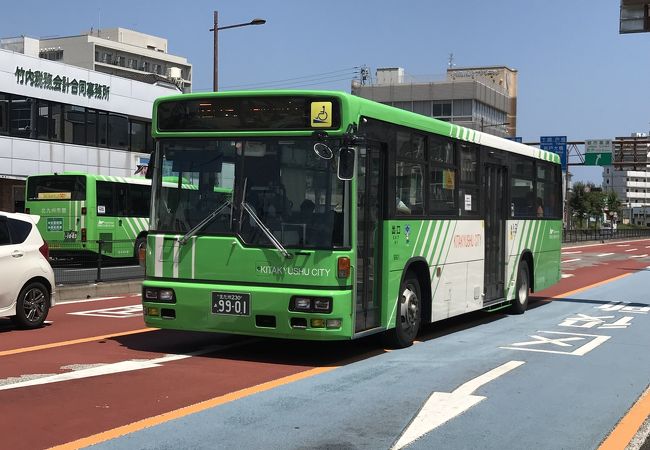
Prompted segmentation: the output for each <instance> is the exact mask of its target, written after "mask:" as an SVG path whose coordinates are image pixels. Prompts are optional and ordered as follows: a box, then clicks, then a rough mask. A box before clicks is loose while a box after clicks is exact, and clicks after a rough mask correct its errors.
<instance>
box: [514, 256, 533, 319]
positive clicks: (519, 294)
mask: <svg viewBox="0 0 650 450" xmlns="http://www.w3.org/2000/svg"><path fill="white" fill-rule="evenodd" d="M529 294H530V271H529V269H528V263H527V262H526V261H524V260H521V261H519V268H518V269H517V285H516V287H515V299H514V300H513V301H512V305H510V314H523V313H524V312H526V309H527V308H528V299H529Z"/></svg>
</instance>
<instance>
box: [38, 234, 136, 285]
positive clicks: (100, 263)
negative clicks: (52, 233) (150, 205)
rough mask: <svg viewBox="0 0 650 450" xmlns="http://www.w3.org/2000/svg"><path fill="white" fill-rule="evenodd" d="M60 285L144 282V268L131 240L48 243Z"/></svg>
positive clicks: (51, 261) (56, 277) (51, 262)
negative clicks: (138, 280)
mask: <svg viewBox="0 0 650 450" xmlns="http://www.w3.org/2000/svg"><path fill="white" fill-rule="evenodd" d="M47 244H48V246H49V247H50V264H51V265H52V269H54V278H55V281H56V284H57V285H60V284H80V283H96V282H100V281H118V280H131V279H142V278H143V277H144V267H142V266H141V265H140V264H139V263H138V258H137V255H138V251H137V249H136V248H135V244H134V242H133V241H130V240H128V241H127V240H123V241H106V240H98V241H87V242H84V243H80V242H66V241H47Z"/></svg>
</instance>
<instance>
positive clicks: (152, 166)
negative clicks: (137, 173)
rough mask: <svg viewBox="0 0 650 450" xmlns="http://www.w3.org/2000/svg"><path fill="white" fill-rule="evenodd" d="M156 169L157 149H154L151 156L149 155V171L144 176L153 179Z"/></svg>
mask: <svg viewBox="0 0 650 450" xmlns="http://www.w3.org/2000/svg"><path fill="white" fill-rule="evenodd" d="M155 170H156V151H155V150H154V151H153V152H151V156H149V164H147V171H146V172H145V174H144V177H145V178H146V179H147V180H151V179H152V178H153V172H154V171H155Z"/></svg>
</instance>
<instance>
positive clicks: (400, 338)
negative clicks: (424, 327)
mask: <svg viewBox="0 0 650 450" xmlns="http://www.w3.org/2000/svg"><path fill="white" fill-rule="evenodd" d="M399 292H400V296H399V299H398V302H397V315H396V317H395V328H393V329H392V330H389V331H387V332H386V341H387V344H388V345H389V346H391V347H394V348H405V347H409V346H410V345H411V344H413V341H414V340H415V337H416V336H417V334H418V331H419V330H420V323H421V320H422V317H421V310H422V306H421V301H422V300H421V299H422V297H421V294H420V282H419V281H418V279H417V277H416V276H415V275H413V274H412V273H410V272H409V273H407V274H406V277H404V281H402V284H401V285H400V288H399Z"/></svg>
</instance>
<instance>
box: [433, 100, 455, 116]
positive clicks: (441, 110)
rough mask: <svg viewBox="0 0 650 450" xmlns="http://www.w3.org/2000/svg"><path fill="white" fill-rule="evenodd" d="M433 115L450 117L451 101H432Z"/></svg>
mask: <svg viewBox="0 0 650 450" xmlns="http://www.w3.org/2000/svg"><path fill="white" fill-rule="evenodd" d="M433 117H451V102H433Z"/></svg>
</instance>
